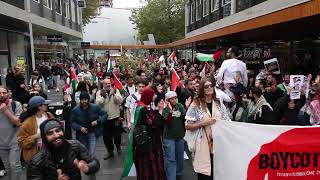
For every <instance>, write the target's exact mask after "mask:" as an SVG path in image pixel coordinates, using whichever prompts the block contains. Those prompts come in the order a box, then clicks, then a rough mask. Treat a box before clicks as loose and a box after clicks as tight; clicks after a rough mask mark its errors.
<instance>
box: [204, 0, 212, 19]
mask: <svg viewBox="0 0 320 180" xmlns="http://www.w3.org/2000/svg"><path fill="white" fill-rule="evenodd" d="M209 2H210V0H203V17H206V16H208V15H209V9H210V4H209Z"/></svg>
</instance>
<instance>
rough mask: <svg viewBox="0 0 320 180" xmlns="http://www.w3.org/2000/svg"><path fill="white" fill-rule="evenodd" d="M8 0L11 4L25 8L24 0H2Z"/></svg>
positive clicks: (6, 0)
mask: <svg viewBox="0 0 320 180" xmlns="http://www.w3.org/2000/svg"><path fill="white" fill-rule="evenodd" d="M0 1H3V2H6V3H8V4H10V5H13V6H16V7H18V8H20V9H24V1H23V0H0Z"/></svg>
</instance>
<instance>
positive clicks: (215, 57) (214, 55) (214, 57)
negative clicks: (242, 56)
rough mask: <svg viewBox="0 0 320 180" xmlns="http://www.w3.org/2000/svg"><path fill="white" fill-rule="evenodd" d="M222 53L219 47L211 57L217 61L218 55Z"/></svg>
mask: <svg viewBox="0 0 320 180" xmlns="http://www.w3.org/2000/svg"><path fill="white" fill-rule="evenodd" d="M221 54H222V49H219V50H217V51H216V52H215V53H213V59H214V61H218V60H219V57H220V56H221Z"/></svg>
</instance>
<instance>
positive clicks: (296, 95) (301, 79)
mask: <svg viewBox="0 0 320 180" xmlns="http://www.w3.org/2000/svg"><path fill="white" fill-rule="evenodd" d="M305 83H306V77H305V76H303V75H290V84H289V85H290V87H291V88H292V90H291V93H290V99H300V96H301V93H300V92H301V89H302V88H304V87H305Z"/></svg>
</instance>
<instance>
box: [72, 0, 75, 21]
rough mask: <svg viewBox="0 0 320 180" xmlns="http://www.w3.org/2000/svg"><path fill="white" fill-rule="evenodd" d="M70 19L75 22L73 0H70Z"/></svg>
mask: <svg viewBox="0 0 320 180" xmlns="http://www.w3.org/2000/svg"><path fill="white" fill-rule="evenodd" d="M71 19H72V22H76V6H75V4H74V1H73V0H72V1H71Z"/></svg>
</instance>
